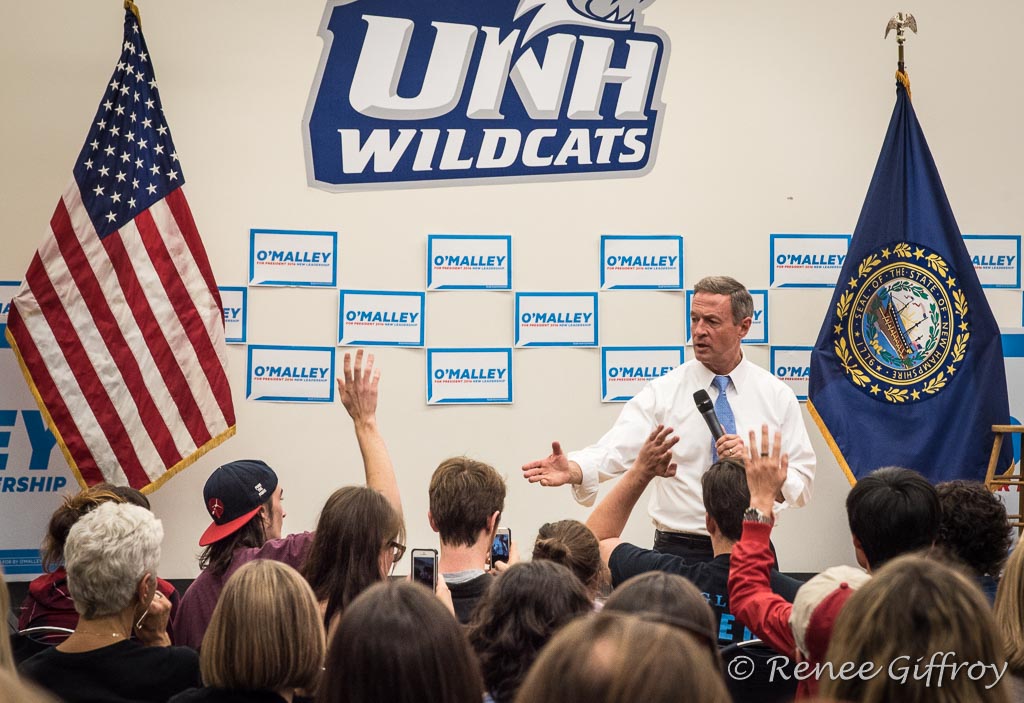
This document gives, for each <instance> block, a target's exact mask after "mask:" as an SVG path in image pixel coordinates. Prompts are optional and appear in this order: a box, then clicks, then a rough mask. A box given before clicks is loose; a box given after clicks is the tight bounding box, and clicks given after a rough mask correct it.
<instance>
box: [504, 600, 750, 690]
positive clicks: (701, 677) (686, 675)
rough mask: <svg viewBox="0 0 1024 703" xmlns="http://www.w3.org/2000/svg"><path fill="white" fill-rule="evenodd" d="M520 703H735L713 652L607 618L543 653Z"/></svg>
mask: <svg viewBox="0 0 1024 703" xmlns="http://www.w3.org/2000/svg"><path fill="white" fill-rule="evenodd" d="M515 700H516V703H617V702H618V701H644V703H677V702H678V701H692V702H693V703H729V701H730V700H731V698H730V697H729V693H728V692H727V690H726V687H725V683H724V682H723V680H722V676H721V674H720V673H719V670H718V664H717V662H715V661H714V660H713V659H712V656H711V655H710V654H709V653H708V651H707V649H706V648H704V647H702V646H700V645H698V644H697V641H696V640H695V639H694V638H693V637H692V636H690V635H689V634H688V633H686V632H683V631H682V630H679V629H677V628H675V627H672V626H670V625H664V624H661V623H656V622H649V621H645V620H643V619H641V618H639V617H637V616H634V615H626V614H622V613H609V612H602V613H599V614H598V615H594V616H591V617H585V618H581V619H578V620H576V621H575V622H573V623H570V624H569V625H567V626H566V627H565V628H564V629H562V630H561V632H559V633H558V634H557V635H555V637H554V638H553V639H552V640H551V642H550V643H549V644H548V646H547V647H545V648H544V649H543V650H542V651H541V655H540V657H539V658H538V659H537V661H536V663H535V664H534V665H533V668H531V669H530V673H529V674H528V675H527V677H526V680H525V681H524V682H523V685H522V686H521V687H520V689H519V693H518V695H517V696H516V699H515Z"/></svg>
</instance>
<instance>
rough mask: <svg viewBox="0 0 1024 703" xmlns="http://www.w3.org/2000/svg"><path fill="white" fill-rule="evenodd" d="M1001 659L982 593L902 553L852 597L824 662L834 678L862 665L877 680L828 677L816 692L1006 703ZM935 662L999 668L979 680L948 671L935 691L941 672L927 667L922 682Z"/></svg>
mask: <svg viewBox="0 0 1024 703" xmlns="http://www.w3.org/2000/svg"><path fill="white" fill-rule="evenodd" d="M1004 660H1005V658H1004V657H1003V652H1002V647H1001V646H1000V643H999V640H998V635H997V634H996V624H995V621H994V619H993V617H992V612H991V610H990V608H989V605H988V602H987V601H986V600H985V596H984V595H982V593H981V591H980V590H979V589H978V587H977V586H975V585H974V583H972V582H971V580H970V579H968V578H967V577H966V576H964V575H963V574H961V573H960V572H958V571H956V570H955V569H954V568H953V567H951V566H948V565H945V564H942V563H939V562H937V561H934V560H930V559H926V558H925V557H922V556H918V555H905V556H902V557H898V558H896V559H893V560H892V561H891V562H888V563H887V564H886V565H885V566H884V567H882V569H881V570H879V571H878V572H877V573H876V574H875V576H874V577H873V578H872V579H871V580H869V581H868V582H867V583H866V584H864V585H863V586H861V587H860V588H859V589H857V591H856V592H855V593H854V594H853V595H852V596H850V599H849V600H848V601H847V602H846V605H845V606H844V607H843V609H842V611H841V612H840V613H839V617H838V618H837V619H836V625H835V629H834V630H833V632H832V639H831V642H830V643H829V648H828V653H827V655H826V656H825V663H826V664H831V666H832V671H833V672H839V671H840V667H842V666H843V664H845V663H847V662H854V663H855V664H856V666H857V667H861V666H864V665H866V664H867V663H872V664H873V665H874V667H873V671H875V672H877V673H876V675H874V676H869V675H867V674H865V675H856V676H851V677H848V680H843V677H841V676H838V675H825V676H822V679H821V688H820V691H819V692H820V694H821V696H822V697H823V698H828V699H830V700H844V701H858V702H859V703H882V702H883V701H893V700H898V701H900V702H901V703H917V702H921V703H944V702H945V703H954V702H959V701H989V702H992V703H1004V702H1006V701H1008V700H1009V697H1008V688H1007V686H1008V682H1007V681H1006V680H1005V679H1000V681H999V683H998V684H995V680H996V677H997V676H1000V675H1001V674H1000V672H1001V671H1002V670H1003V665H1004ZM933 661H937V662H939V663H946V662H948V664H949V665H954V664H961V663H963V664H968V665H972V664H975V663H978V662H980V663H982V664H985V665H989V666H990V667H992V666H995V667H996V670H995V671H992V670H991V668H990V669H989V670H987V671H986V672H985V673H984V675H983V676H982V677H980V678H979V680H976V681H975V680H972V679H971V677H970V676H968V674H967V670H966V667H965V668H963V669H960V670H953V671H956V673H955V674H954V673H951V670H950V669H948V668H944V669H941V671H942V672H943V678H942V679H941V685H937V682H938V681H939V680H938V679H937V678H936V677H937V676H938V675H939V673H938V671H934V670H931V669H929V670H928V672H927V673H929V674H931V676H930V677H929V678H925V667H927V666H928V665H929V663H930V662H933ZM849 666H850V664H847V667H849ZM858 671H861V669H858ZM915 674H919V675H920V676H921V678H915ZM988 687H991V688H988Z"/></svg>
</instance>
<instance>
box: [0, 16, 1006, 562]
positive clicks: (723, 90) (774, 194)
mask: <svg viewBox="0 0 1024 703" xmlns="http://www.w3.org/2000/svg"><path fill="white" fill-rule="evenodd" d="M363 1H364V2H367V3H369V2H370V0H363ZM140 5H141V6H142V7H141V9H142V12H143V20H144V29H145V31H146V37H147V41H148V43H149V47H150V50H151V52H152V54H153V56H154V61H155V66H156V70H157V75H158V78H159V80H160V88H161V94H162V96H163V101H164V105H165V110H166V114H167V118H168V121H169V125H170V127H171V130H172V133H173V135H174V139H175V144H176V147H177V149H178V152H179V154H180V155H181V159H182V164H183V169H184V173H185V176H186V177H187V186H186V192H187V194H188V197H189V201H190V203H191V206H192V209H193V212H194V214H195V218H196V221H197V223H198V224H199V228H200V232H201V233H202V235H203V237H204V240H205V242H206V246H207V250H208V252H209V254H210V258H211V260H212V262H213V267H214V270H215V272H216V274H217V277H218V279H219V281H220V282H221V284H223V285H244V284H245V277H246V264H247V248H248V230H249V228H250V227H264V228H288V229H317V230H325V229H326V230H337V231H338V232H339V233H340V264H341V267H340V271H339V282H340V285H341V286H343V287H352V288H361V287H372V288H396V289H417V288H422V286H423V285H424V284H425V280H424V257H425V246H426V235H427V234H428V233H431V232H439V233H509V234H512V235H513V247H514V260H515V267H514V273H515V281H514V283H515V287H516V288H517V289H520V290H595V289H596V288H597V286H598V269H597V258H598V245H599V237H600V235H601V234H602V233H679V234H682V235H684V236H685V238H686V239H685V246H686V252H685V253H686V279H687V281H688V282H689V283H692V282H693V281H695V280H696V279H697V278H699V277H700V276H702V275H706V274H710V273H725V274H730V275H733V276H735V277H737V278H739V279H741V280H743V281H744V282H746V283H747V285H748V286H750V287H753V288H765V287H767V285H768V268H767V259H768V235H769V233H771V232H797V233H799V232H806V233H818V232H821V233H832V232H840V233H842V232H850V231H852V229H853V226H854V224H855V222H856V219H857V215H858V213H859V210H860V206H861V204H862V201H863V197H864V193H865V192H866V190H867V184H868V181H869V179H870V177H871V173H872V168H873V166H874V162H875V159H876V157H877V155H878V150H879V148H880V146H881V142H882V137H883V135H884V131H885V127H886V125H887V123H888V120H889V116H890V113H891V110H892V106H893V101H894V88H893V80H892V72H893V70H894V66H895V53H896V48H895V45H894V42H893V41H892V38H891V37H890V40H889V41H888V42H885V41H883V39H882V34H883V31H884V28H885V23H886V20H887V19H888V18H889V16H890V15H891V14H892V13H893V12H894V11H895V10H897V9H899V7H897V6H894V5H893V4H892V3H887V2H879V1H878V0H867V1H865V2H858V3H849V2H845V3H839V2H834V1H831V0H829V1H827V2H821V1H816V2H811V1H805V0H799V1H798V0H792V1H787V2H772V3H767V2H754V1H743V2H737V1H726V2H723V1H722V0H701V1H687V2H682V1H681V0H660V1H659V2H655V3H654V4H652V5H651V6H650V9H649V10H648V11H647V15H646V17H647V24H648V25H651V26H656V27H660V28H661V29H662V30H663V31H664V33H665V34H666V35H667V36H668V37H669V39H670V41H671V51H670V55H669V62H668V66H667V76H666V80H665V84H664V92H663V101H664V102H665V104H666V105H667V110H666V112H665V123H664V129H663V133H662V138H661V144H660V151H659V154H658V158H657V162H656V165H655V167H654V169H653V171H652V172H651V173H650V174H649V175H647V176H645V177H643V178H636V179H620V180H599V181H580V182H576V183H573V182H566V183H558V184H554V185H552V184H530V185H504V186H478V187H446V188H436V189H417V190H390V191H385V192H365V193H350V194H331V193H326V192H321V191H317V190H313V189H310V188H309V187H307V185H306V170H305V164H304V160H303V143H302V132H301V125H302V116H303V112H304V110H305V107H306V103H307V98H308V94H309V89H310V85H311V82H312V80H313V76H314V72H315V70H316V68H317V65H318V62H319V60H320V53H321V48H322V45H321V41H320V39H319V38H318V37H317V29H318V27H319V24H320V21H321V17H322V14H323V10H324V3H323V2H322V0H291V1H289V2H284V1H277V2H271V1H269V0H246V1H245V2H242V1H241V0H222V1H221V2H205V1H204V2H199V1H197V0H175V1H174V2H166V1H165V2H142V3H140ZM910 9H911V10H915V9H917V8H910ZM919 9H920V12H919V13H918V22H919V26H920V30H921V34H920V35H919V36H916V37H911V39H910V40H909V48H908V60H909V61H908V69H909V72H910V76H911V80H912V82H913V91H914V105H915V107H916V109H917V112H918V115H919V117H920V119H921V122H922V125H923V127H924V129H925V133H926V135H927V137H928V139H929V143H930V145H931V148H932V151H933V154H934V156H935V159H936V162H937V164H938V166H939V169H940V172H941V173H942V175H943V178H944V182H945V185H946V190H947V194H948V196H949V199H950V202H951V204H952V206H953V210H954V212H955V213H956V215H957V218H958V221H959V223H960V226H961V229H962V230H963V231H964V232H968V233H992V234H995V233H1019V232H1020V224H1021V205H1020V202H1019V201H1018V198H1019V196H1020V187H1021V175H1020V164H1021V163H1022V162H1024V147H1022V141H1021V138H1020V125H1019V122H1020V113H1021V107H1022V104H1024V100H1022V96H1021V77H1022V74H1024V70H1022V69H1024V56H1022V54H1021V51H1020V48H1019V46H1020V38H1019V35H1018V32H1019V30H1020V28H1021V27H1022V26H1024V6H1021V5H1020V4H1019V3H1015V2H1009V1H1003V2H993V3H986V4H985V9H984V11H982V10H977V11H970V10H968V9H967V8H966V6H965V5H964V4H963V3H960V2H952V1H951V0H943V1H941V2H930V3H927V4H926V6H924V7H921V8H919ZM120 32H121V8H120V3H118V2H116V1H115V0H106V2H98V1H96V0H92V1H91V2H82V0H51V2H48V3H45V4H44V5H39V4H38V3H24V2H18V3H15V2H5V3H4V4H3V7H2V9H0V74H2V76H3V80H2V83H0V85H2V92H0V95H2V98H0V100H2V102H0V105H2V118H0V144H2V145H3V147H2V148H3V159H2V163H3V168H2V170H0V199H2V202H3V209H2V220H0V221H2V231H3V235H2V239H0V242H2V244H0V252H2V253H0V279H17V278H20V277H21V275H22V274H23V273H24V270H25V268H26V267H27V264H28V261H29V259H30V258H31V256H32V253H33V252H34V250H35V247H36V246H37V244H38V242H39V240H40V239H41V236H42V232H43V228H44V226H45V224H46V222H47V219H48V217H49V215H50V213H51V212H52V210H53V207H54V204H55V202H56V199H57V196H58V194H59V192H60V191H61V189H62V188H63V186H64V185H65V183H66V181H67V179H68V177H69V174H70V168H71V165H72V162H73V159H74V158H75V156H76V155H77V153H78V150H79V148H80V147H81V144H82V141H83V138H84V135H85V132H86V128H87V125H88V123H89V120H90V119H91V118H92V115H93V114H94V111H95V109H96V105H97V102H98V98H99V95H100V91H101V90H102V86H103V84H104V83H105V81H106V80H107V78H108V76H109V75H110V72H111V69H112V65H113V63H114V62H115V60H116V51H117V45H118V42H119V40H120ZM382 259H387V260H388V262H389V263H388V265H387V266H380V265H374V264H368V263H367V262H371V261H379V260H382ZM830 296H831V290H826V289H821V290H811V291H797V290H782V291H779V290H776V291H772V292H771V297H770V302H771V340H772V341H773V342H774V343H776V344H795V345H810V344H813V342H814V338H815V337H816V334H817V331H818V327H819V325H820V323H821V320H822V317H823V315H824V312H825V307H826V306H827V304H828V301H829V298H830ZM989 298H990V300H991V302H992V305H993V308H994V310H995V314H996V317H997V318H998V320H999V321H1000V323H1001V324H1004V325H1017V324H1019V321H1020V312H1021V311H1020V292H1019V291H997V292H992V291H990V295H989ZM512 305H513V299H512V295H511V294H510V293H464V294H463V293H458V294H457V293H444V294H430V295H428V299H427V319H428V328H427V343H428V345H451V346H457V345H469V344H486V345H495V346H510V345H511V344H512ZM684 308H685V298H684V295H683V294H682V293H655V292H650V293H646V292H644V293H629V292H615V293H602V294H601V341H602V343H604V344H631V343H632V344H672V343H678V342H680V341H681V339H682V335H683V330H684V326H683V315H684ZM641 311H642V312H641ZM335 315H336V294H333V293H332V292H330V291H301V290H279V289H255V290H252V291H251V293H250V327H249V341H250V342H254V343H285V344H287V343H300V344H317V345H330V344H332V343H333V341H334V334H335ZM747 351H748V353H749V356H750V358H752V359H753V360H754V361H755V362H756V363H759V364H763V365H766V364H767V363H768V348H767V347H752V348H748V349H747ZM377 357H378V360H379V363H380V366H381V367H382V369H383V373H384V379H383V391H382V397H381V410H380V418H381V424H382V427H383V430H384V432H385V434H386V437H387V439H388V441H389V443H390V446H391V450H392V454H393V457H394V460H395V464H396V465H397V467H398V473H399V480H400V483H401V487H402V490H403V497H404V500H405V506H406V515H407V522H408V529H409V544H410V546H420V547H422V546H433V545H434V542H435V539H434V535H433V534H432V533H431V532H430V530H429V527H428V525H427V522H426V519H425V514H426V509H427V505H426V486H427V481H428V478H429V476H430V473H431V471H432V469H433V467H434V466H436V465H437V463H438V462H439V461H440V460H441V459H443V458H444V457H447V456H449V455H452V454H458V453H466V454H470V455H472V456H475V457H477V458H480V459H483V460H485V461H489V462H491V463H493V464H494V465H495V466H497V467H498V468H499V469H500V470H501V471H502V472H503V473H505V474H506V475H507V476H508V481H509V499H508V503H507V509H506V517H505V523H506V524H507V525H509V526H511V527H512V530H513V534H514V536H515V537H516V538H517V541H518V542H519V543H520V545H525V544H529V543H531V542H532V540H533V537H534V535H535V533H536V530H537V528H538V526H539V525H540V524H542V523H543V522H545V521H548V520H554V519H560V518H564V517H578V518H582V517H584V516H585V514H586V512H585V511H584V510H583V509H581V508H579V507H577V506H576V505H575V503H574V502H573V501H572V499H571V498H570V495H569V492H568V491H567V490H565V489H557V490H554V489H540V488H537V487H533V486H529V485H527V484H526V483H525V482H524V481H523V480H522V479H521V478H520V477H519V466H520V465H521V464H522V463H524V462H525V461H528V460H530V459H533V458H537V457H539V456H542V455H544V454H546V453H547V450H548V447H549V442H550V441H551V440H552V439H559V440H561V441H562V442H563V444H564V445H565V446H566V447H567V448H569V447H579V446H581V445H583V444H586V443H589V442H590V441H592V440H593V439H596V438H597V437H598V436H599V435H600V434H601V433H602V432H603V431H604V430H605V429H606V428H607V427H608V426H609V425H610V424H611V423H612V421H613V420H614V419H615V417H616V415H617V413H618V411H619V407H620V406H618V405H603V404H601V403H600V402H599V387H600V386H599V384H600V378H599V376H600V352H599V351H598V350H597V349H551V350H548V349H528V350H517V351H516V352H515V354H514V364H515V400H516V402H515V404H514V405H512V406H509V407H432V408H428V407H427V406H426V405H425V403H424V376H425V353H424V352H423V351H422V350H410V349H382V350H379V351H377ZM229 360H230V363H231V366H232V371H231V381H232V384H233V385H234V388H235V390H236V392H235V402H236V407H237V411H238V420H239V422H238V428H239V429H238V435H237V437H236V438H235V439H233V440H231V441H229V442H228V443H227V444H225V445H224V446H222V447H221V448H219V449H217V450H215V451H213V452H211V453H210V454H209V455H208V456H206V457H205V458H203V459H202V460H201V461H200V462H199V463H198V464H197V465H196V466H195V467H193V468H191V469H189V470H187V471H185V472H184V473H183V474H181V475H180V476H178V477H176V478H174V479H173V480H172V481H170V482H169V483H168V484H167V485H166V486H165V487H164V488H162V489H160V490H159V491H158V492H157V493H156V494H155V495H154V496H153V499H154V500H153V502H154V507H155V510H156V512H157V514H158V515H159V516H160V517H161V518H162V519H163V521H164V525H165V529H166V532H167V539H166V540H165V545H164V564H163V573H164V575H166V576H169V577H186V576H191V575H194V574H195V573H196V570H197V567H196V565H195V560H194V555H195V553H196V552H197V548H196V546H195V544H196V540H197V539H198V536H199V534H200V532H201V531H202V529H203V528H204V527H205V525H206V523H207V521H208V518H207V516H206V513H205V511H204V510H203V507H202V500H201V498H200V496H201V491H202V486H203V483H204V481H205V479H206V476H207V475H208V474H209V472H210V471H211V470H212V469H213V468H214V467H215V466H217V465H218V464H220V463H222V462H224V461H228V460H230V459H233V458H240V457H250V456H256V457H263V458H264V459H266V460H267V461H268V462H269V463H270V464H271V465H272V466H274V467H276V468H277V470H278V471H279V473H280V474H281V476H282V481H283V485H284V486H285V487H286V500H285V506H286V509H287V511H288V518H287V520H286V522H285V528H286V530H290V531H295V530H302V529H309V528H311V527H312V525H313V523H314V520H315V517H316V514H317V512H318V510H319V508H320V506H321V505H322V503H323V500H324V499H325V497H326V496H327V495H328V493H329V492H330V491H331V490H333V489H334V488H335V487H337V486H339V485H342V484H346V483H353V482H358V481H360V480H361V473H360V468H359V467H360V464H359V455H358V452H357V450H356V447H355V442H354V439H353V437H352V433H351V431H350V428H349V426H348V423H347V416H346V415H345V413H344V410H343V409H342V408H341V407H340V405H335V406H334V407H322V406H293V405H289V406H285V405H276V404H268V403H254V402H247V401H245V400H244V397H243V395H244V378H245V356H244V348H243V347H232V348H231V350H230V352H229ZM15 380H17V379H15ZM0 382H4V383H6V382H12V381H9V380H8V379H3V380H2V381H0ZM808 422H810V420H809V419H808ZM810 432H811V435H812V439H813V441H814V445H815V448H816V450H817V451H818V455H819V468H818V479H817V482H816V485H815V490H814V498H813V500H812V503H811V504H810V506H809V507H807V508H805V509H802V510H798V511H790V512H788V513H787V514H786V515H785V517H784V519H783V520H782V522H781V524H780V527H779V529H778V531H777V533H776V537H775V540H776V545H777V546H778V549H779V554H780V560H781V563H782V566H783V568H784V569H787V570H795V571H804V570H818V569H821V568H824V567H825V566H828V565H830V564H834V563H839V562H852V558H853V552H852V548H851V547H850V545H849V535H848V531H847V527H846V520H845V513H844V510H843V501H844V499H845V495H846V493H847V491H848V486H847V484H846V481H845V479H844V478H843V476H842V475H841V472H840V471H839V470H838V468H837V466H836V464H835V462H834V460H833V459H832V457H831V456H830V454H829V453H828V450H827V449H826V447H825V445H824V442H823V440H822V439H821V437H820V435H819V433H818V431H817V430H816V429H815V428H814V427H813V426H810ZM17 519H19V517H18V516H17V515H13V514H11V512H9V511H6V510H5V511H4V512H3V514H0V526H2V524H3V523H4V522H6V521H9V520H17ZM626 536H627V537H628V538H630V539H632V540H634V541H636V542H638V543H639V544H643V545H649V544H650V542H651V539H652V529H651V527H650V524H649V521H648V519H647V517H646V511H645V509H644V503H642V504H641V505H640V506H639V507H638V509H637V510H636V512H635V514H634V516H633V519H632V520H631V521H630V524H629V527H628V531H627V535H626Z"/></svg>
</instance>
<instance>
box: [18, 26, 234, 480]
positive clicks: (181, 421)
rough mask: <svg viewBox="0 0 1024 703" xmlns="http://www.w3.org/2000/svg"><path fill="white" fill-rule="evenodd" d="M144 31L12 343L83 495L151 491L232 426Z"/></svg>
mask: <svg viewBox="0 0 1024 703" xmlns="http://www.w3.org/2000/svg"><path fill="white" fill-rule="evenodd" d="M184 182H185V178H184V176H183V175H182V172H181V166H180V164H179V162H178V153H177V151H175V149H174V143H173V142H172V141H171V133H170V131H169V130H168V129H167V122H166V120H165V119H164V113H163V108H162V106H161V104H160V95H159V92H158V90H157V82H156V76H155V74H154V72H153V62H152V59H151V57H150V56H149V52H148V51H147V49H146V42H145V40H144V39H143V37H142V31H141V29H140V26H139V21H138V19H137V18H136V16H135V15H134V14H133V13H132V11H131V10H126V11H125V23H124V41H123V43H122V45H121V56H120V58H119V60H118V62H117V66H116V68H115V69H114V74H113V76H112V77H111V79H110V82H109V84H108V85H107V88H106V90H105V92H104V94H103V99H102V102H101V103H100V106H99V109H98V110H97V112H96V118H95V119H94V120H93V124H92V127H91V128H90V130H89V136H88V137H87V138H86V142H85V146H83V147H82V151H81V153H80V154H79V156H78V159H77V160H76V162H75V167H74V177H73V178H72V179H71V182H70V183H69V184H68V186H67V188H66V189H65V190H64V193H63V194H62V195H61V198H60V201H59V202H58V203H57V208H56V210H55V211H54V213H53V217H52V218H51V219H50V226H49V228H48V229H47V231H46V236H45V240H44V241H43V244H42V245H41V246H40V247H39V250H38V251H37V252H36V255H35V256H34V257H33V258H32V263H31V264H30V265H29V268H28V272H27V273H26V274H25V281H24V283H23V284H22V286H21V288H20V290H19V291H18V293H17V294H16V295H15V297H14V300H13V301H12V305H11V310H10V314H9V317H8V326H7V338H8V340H9V341H10V342H11V345H12V347H13V348H14V350H15V353H16V355H17V357H18V360H19V362H20V363H21V367H22V370H23V371H24V373H25V378H26V379H27V380H28V383H29V385H30V386H31V388H32V391H33V394H34V395H35V397H36V400H37V401H38V402H39V405H40V408H41V409H42V410H43V412H44V414H45V415H46V416H47V419H48V422H49V425H50V429H51V430H52V431H53V433H54V435H55V436H56V438H57V441H58V443H59V444H60V446H61V448H62V449H63V451H64V455H65V457H66V458H67V460H68V463H69V465H70V466H71V468H72V470H73V471H74V472H75V474H76V476H77V478H78V480H79V482H80V483H82V484H83V485H94V484H96V483H99V482H101V481H109V482H111V483H115V484H118V485H131V486H133V487H135V488H138V489H140V490H145V491H151V490H154V489H156V488H157V487H159V486H160V485H161V484H162V483H163V482H164V481H166V480H167V479H168V478H170V477H171V476H172V475H174V473H175V472H177V471H178V470H180V469H182V468H184V467H186V466H188V465H189V464H191V463H192V462H193V461H195V459H197V458H198V457H199V456H201V455H202V454H203V453H205V452H206V451H208V450H209V449H212V448H213V447H214V446H216V445H217V444H219V443H221V442H222V441H224V440H225V439H227V438H228V437H230V436H231V435H232V434H234V431H235V413H234V407H233V405H232V401H231V389H230V388H229V386H228V378H227V363H226V359H225V344H224V318H223V313H222V311H221V302H220V294H219V292H218V290H217V285H216V282H215V281H214V277H213V271H212V270H211V268H210V262H209V260H208V259H207V256H206V251H205V250H204V249H203V244H202V241H201V240H200V238H199V232H198V231H197V229H196V225H195V222H194V221H193V220H192V213H191V211H190V210H189V207H188V203H187V202H186V201H185V195H184V193H183V192H182V188H181V186H182V185H183V184H184Z"/></svg>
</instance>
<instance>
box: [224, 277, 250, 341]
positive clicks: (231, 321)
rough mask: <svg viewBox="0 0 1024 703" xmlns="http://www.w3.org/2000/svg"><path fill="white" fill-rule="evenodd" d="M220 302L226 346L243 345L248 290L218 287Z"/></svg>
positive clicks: (236, 287)
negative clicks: (222, 309) (222, 311)
mask: <svg viewBox="0 0 1024 703" xmlns="http://www.w3.org/2000/svg"><path fill="white" fill-rule="evenodd" d="M220 302H221V305H222V306H223V308H224V341H225V342H227V343H228V344H245V340H246V333H245V331H246V329H247V324H246V321H247V320H248V302H249V291H248V289H247V288H244V287H242V286H220Z"/></svg>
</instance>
